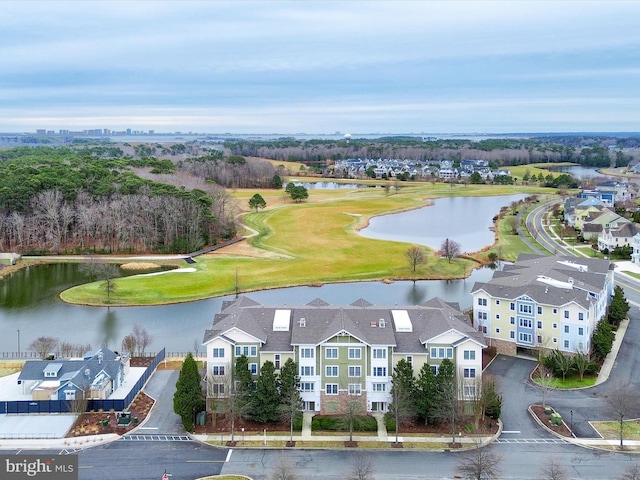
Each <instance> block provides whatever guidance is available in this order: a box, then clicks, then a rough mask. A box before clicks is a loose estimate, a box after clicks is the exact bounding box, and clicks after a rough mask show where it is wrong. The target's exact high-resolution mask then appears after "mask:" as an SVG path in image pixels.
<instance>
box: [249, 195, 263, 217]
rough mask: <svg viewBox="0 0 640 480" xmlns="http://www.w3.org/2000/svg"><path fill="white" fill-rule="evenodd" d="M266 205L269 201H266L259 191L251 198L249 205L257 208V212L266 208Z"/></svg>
mask: <svg viewBox="0 0 640 480" xmlns="http://www.w3.org/2000/svg"><path fill="white" fill-rule="evenodd" d="M266 206H267V202H266V201H265V199H264V198H262V195H260V194H259V193H256V194H255V195H254V196H253V197H251V198H250V199H249V207H250V208H252V209H253V210H255V211H256V212H257V211H258V209H261V208H264V207H266Z"/></svg>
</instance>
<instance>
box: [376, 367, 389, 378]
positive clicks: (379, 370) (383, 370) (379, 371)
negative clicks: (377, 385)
mask: <svg viewBox="0 0 640 480" xmlns="http://www.w3.org/2000/svg"><path fill="white" fill-rule="evenodd" d="M373 376H374V377H386V376H387V367H374V368H373Z"/></svg>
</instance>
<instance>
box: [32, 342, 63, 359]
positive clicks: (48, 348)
mask: <svg viewBox="0 0 640 480" xmlns="http://www.w3.org/2000/svg"><path fill="white" fill-rule="evenodd" d="M57 347H58V339H57V338H54V337H38V338H36V339H35V340H34V341H33V342H31V343H30V344H29V350H32V351H34V352H36V353H37V354H38V356H39V357H40V358H41V359H42V360H44V359H46V358H47V357H48V356H49V355H50V354H51V353H52V352H54V351H55V350H56V348H57Z"/></svg>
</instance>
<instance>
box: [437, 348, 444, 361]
mask: <svg viewBox="0 0 640 480" xmlns="http://www.w3.org/2000/svg"><path fill="white" fill-rule="evenodd" d="M438 358H444V347H440V348H439V349H438Z"/></svg>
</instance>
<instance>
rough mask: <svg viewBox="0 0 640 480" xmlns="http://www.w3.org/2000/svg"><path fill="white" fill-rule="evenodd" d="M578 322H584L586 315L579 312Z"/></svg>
mask: <svg viewBox="0 0 640 480" xmlns="http://www.w3.org/2000/svg"><path fill="white" fill-rule="evenodd" d="M578 320H584V313H582V312H578Z"/></svg>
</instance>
